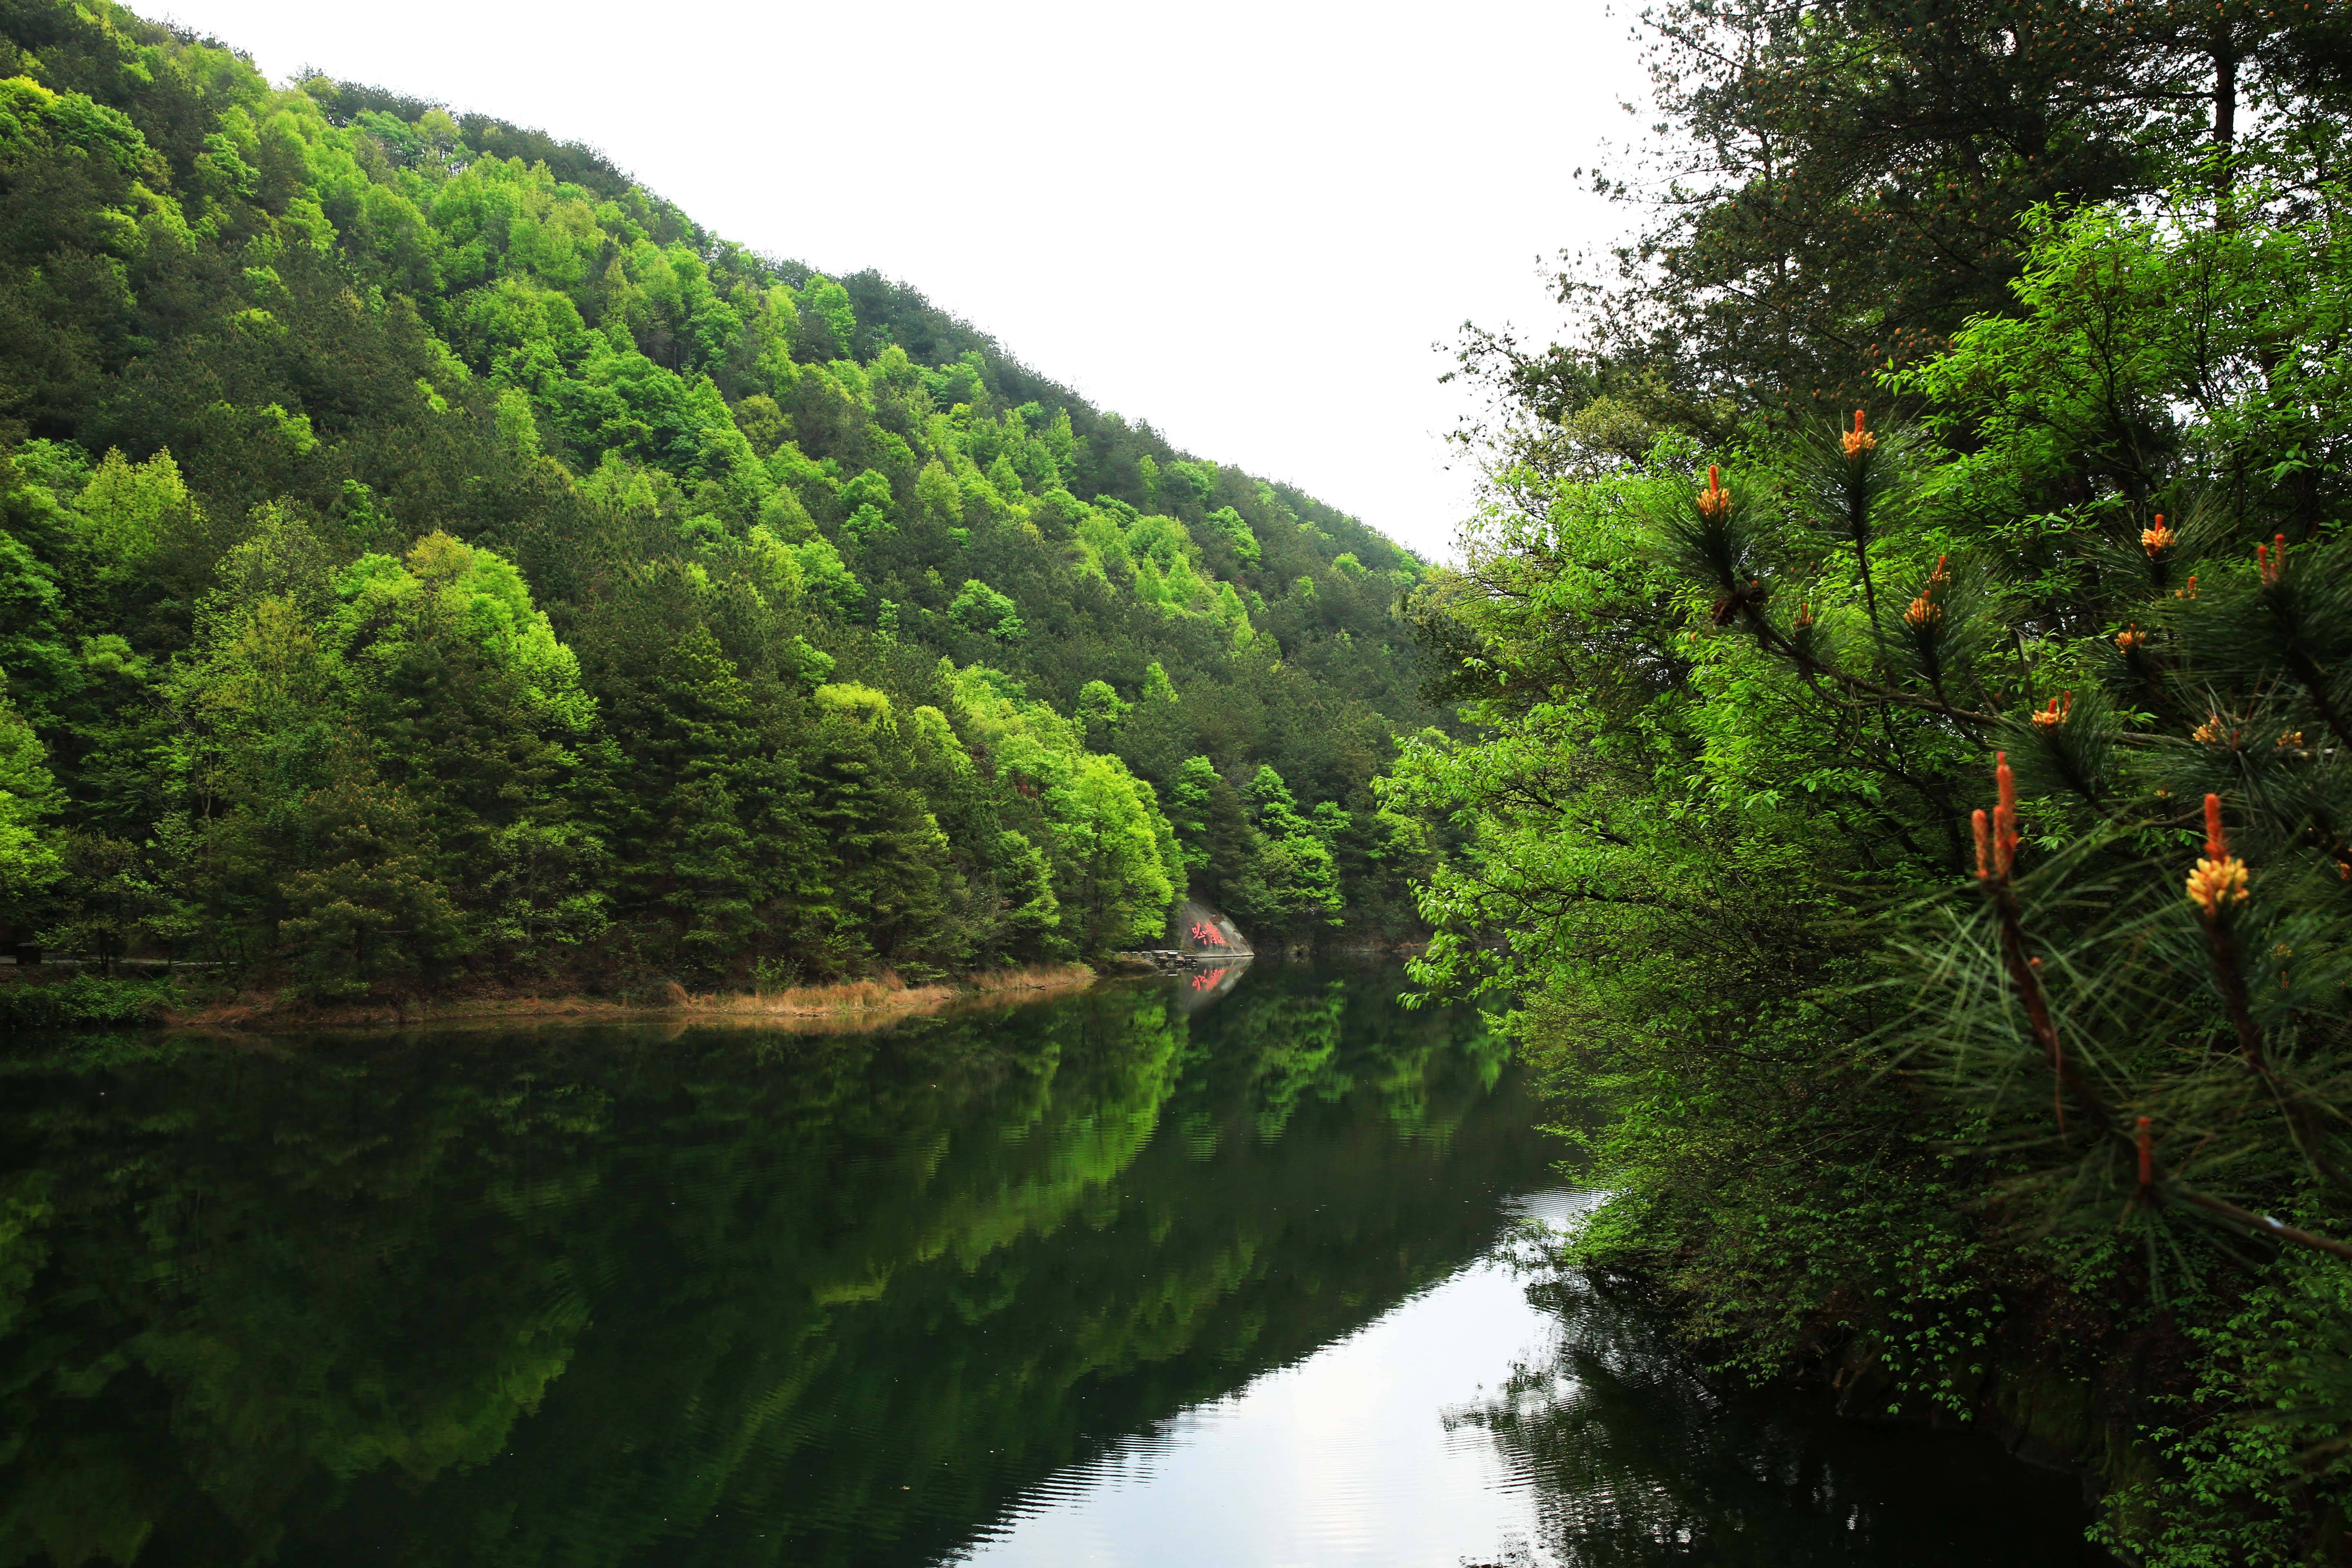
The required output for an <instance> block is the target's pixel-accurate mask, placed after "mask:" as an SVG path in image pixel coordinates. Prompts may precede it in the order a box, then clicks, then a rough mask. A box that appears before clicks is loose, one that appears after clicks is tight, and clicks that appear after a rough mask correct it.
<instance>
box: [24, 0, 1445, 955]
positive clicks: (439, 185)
mask: <svg viewBox="0 0 2352 1568" xmlns="http://www.w3.org/2000/svg"><path fill="white" fill-rule="evenodd" d="M0 54H5V58H0V419H5V422H6V423H5V429H0V438H5V455H4V456H0V527H5V532H0V668H5V676H6V697H5V704H0V877H5V889H0V891H5V899H6V912H5V924H6V931H5V936H6V938H7V939H8V940H10V941H13V942H16V943H17V944H19V945H20V947H25V948H28V949H41V950H47V951H48V952H53V953H67V954H78V955H82V956H85V957H87V958H89V959H90V960H93V961H96V962H98V963H110V962H112V961H113V960H115V959H117V958H119V957H121V956H124V955H166V956H173V957H176V958H179V959H183V960H188V959H194V960H200V961H204V962H206V963H217V964H220V965H222V966H224V969H223V973H225V974H227V975H230V976H235V977H239V979H240V983H251V984H264V983H268V984H296V985H299V987H301V988H303V989H304V990H305V991H306V992H307V993H308V994H314V995H336V994H353V993H358V992H362V991H365V990H368V989H370V988H372V987H376V988H381V987H384V986H401V985H411V984H441V983H446V982H450V981H454V980H460V979H464V980H477V981H495V982H500V983H515V984H523V983H528V984H546V983H551V982H556V981H562V980H568V981H571V982H574V983H580V984H591V983H593V984H614V983H618V984H628V983H633V982H634V981H635V980H641V979H645V978H648V977H676V978H679V979H682V980H687V981H689V982H696V983H711V982H731V983H742V982H745V981H750V980H759V981H776V980H782V979H817V978H824V977H831V976H838V975H845V974H852V973H864V972H868V971H871V970H873V969H875V968H877V967H878V966H884V965H889V966H896V967H897V968H898V970H900V971H901V972H902V973H908V974H910V975H917V974H931V973H947V972H950V971H954V970H957V969H960V968H964V967H970V966H974V965H980V964H985V963H998V962H1019V961H1027V960H1040V959H1055V958H1066V957H1073V956H1079V955H1085V954H1092V953H1097V952H1102V951H1104V950H1106V949H1110V948H1116V947H1119V946H1122V945H1127V944H1130V943H1134V942H1139V941H1147V940H1150V939H1151V938H1153V937H1155V936H1156V935H1157V934H1158V933H1159V931H1160V928H1161V922H1162V921H1163V919H1164V918H1165V912H1166V910H1167V909H1168V906H1169V904H1170V901H1171V899H1172V898H1173V897H1174V896H1175V895H1177V894H1178V893H1180V892H1181V891H1182V890H1183V889H1185V887H1186V886H1187V885H1188V883H1189V885H1190V886H1191V888H1192V890H1193V891H1194V892H1196V893H1198V894H1200V895H1202V896H1204V897H1207V898H1209V899H1211V900H1215V901H1217V902H1220V903H1222V904H1223V905H1224V906H1226V907H1227V908H1229V909H1230V910H1232V911H1233V912H1234V914H1235V915H1236V916H1237V917H1238V918H1239V919H1240V920H1241V921H1242V922H1243V923H1244V926H1246V927H1248V928H1250V929H1252V930H1253V931H1255V932H1258V933H1261V934H1263V935H1265V936H1267V937H1271V938H1284V937H1288V938H1306V937H1311V936H1315V935H1318V934H1321V935H1328V934H1330V933H1332V932H1334V931H1353V932H1360V933H1366V934H1378V933H1381V932H1383V931H1395V930H1398V929H1401V928H1402V927H1403V926H1405V925H1407V924H1409V923H1410V921H1411V920H1412V910H1411V905H1410V901H1409V900H1408V899H1407V898H1406V897H1405V895H1404V893H1403V886H1404V883H1403V879H1402V875H1403V871H1404V869H1405V868H1404V866H1403V864H1402V858H1403V850H1402V847H1400V844H1399V843H1398V842H1397V841H1396V840H1395V839H1394V837H1393V836H1392V833H1391V826H1390V824H1388V823H1387V822H1385V821H1384V820H1383V819H1382V818H1381V816H1379V815H1378V812H1377V807H1376V805H1375V803H1374V802H1373V800H1372V798H1371V796H1370V793H1369V791H1368V787H1367V786H1368V782H1369V781H1370V779H1371V778H1372V777H1373V776H1374V774H1376V773H1378V772H1379V771H1380V770H1381V768H1382V767H1383V766H1384V765H1385V764H1386V763H1387V762H1388V760H1389V758H1390V756H1391V753H1392V751H1393V746H1392V743H1391V739H1390V737H1391V730H1392V728H1393V727H1394V726H1395V724H1397V723H1398V722H1399V721H1405V722H1407V723H1408V724H1417V723H1418V722H1420V721H1421V718H1422V710H1420V708H1419V707H1418V704H1417V699H1416V697H1415V695H1414V692H1413V689H1412V688H1413V678H1412V672H1411V670H1410V669H1409V668H1408V658H1407V655H1406V653H1405V651H1404V648H1405V644H1406V640H1407V639H1406V638H1405V637H1404V635H1403V633H1402V626H1401V623H1400V622H1399V620H1398V619H1397V617H1396V616H1395V615H1394V612H1393V606H1394V605H1396V603H1397V601H1398V598H1399V595H1400V592H1401V590H1403V589H1405V588H1407V587H1409V586H1411V585H1412V584H1414V583H1415V582H1416V581H1417V579H1418V576H1419V574H1420V572H1421V570H1422V569H1421V565H1420V563H1418V562H1416V561H1415V560H1414V559H1413V558H1412V556H1411V555H1410V554H1408V553H1407V552H1404V551H1402V550H1401V549H1399V548H1398V547H1397V546H1395V545H1393V544H1391V543H1390V542H1388V541H1386V540H1385V539H1382V538H1381V537H1380V536H1379V535H1377V534H1375V533H1373V532H1371V531H1369V530H1367V529H1365V528H1364V527H1362V526H1361V525H1360V524H1358V523H1357V522H1355V521H1352V520H1351V519H1349V518H1347V517H1344V516H1341V515H1339V513H1337V512H1335V511H1333V510H1331V509H1329V508H1328V507H1326V506H1323V505H1321V504H1319V503H1318V502H1316V501H1315V500H1312V499H1310V498H1308V497H1307V496H1304V495H1301V494H1299V493H1298V492H1297V491H1296V490H1294V489H1289V488H1287V487H1285V486H1281V485H1274V484H1268V483H1266V482H1264V481H1261V480H1259V479H1254V478H1252V477H1251V476H1249V475H1246V474H1244V473H1241V472H1238V471H1236V470H1234V469H1232V468H1222V467H1220V466H1219V465H1217V464H1216V463H1214V462H1211V461H1207V460H1203V459H1199V458H1191V457H1188V456H1186V455H1184V454H1182V453H1180V452H1178V451H1175V450H1173V449H1172V448H1171V447H1170V446H1169V445H1168V444H1167V443H1166V442H1165V441H1163V440H1162V439H1160V437H1158V436H1157V435H1156V434H1155V433H1154V432H1153V431H1152V430H1151V429H1150V427H1149V426H1145V425H1139V424H1130V423H1129V422H1127V421H1125V420H1123V419H1121V418H1120V417H1119V416H1118V415H1116V414H1109V413H1104V412H1099V411H1097V410H1096V409H1094V408H1092V407H1090V406H1088V405H1087V404H1086V403H1085V402H1084V401H1082V400H1081V399H1079V398H1077V397H1076V396H1075V395H1072V394H1070V393H1068V392H1067V391H1066V390H1064V389H1063V388H1060V387H1058V386H1056V385H1055V384H1051V383H1049V382H1046V381H1045V380H1043V379H1041V378H1040V377H1038V376H1037V375H1035V374H1033V373H1031V372H1030V371H1028V370H1026V369H1024V367H1023V366H1021V365H1020V364H1018V363H1015V362H1013V360H1011V359H1010V358H1008V357H1007V356H1006V355H1005V354H1004V353H1002V352H1001V351H1000V350H999V349H998V347H997V346H996V344H995V343H994V342H992V341H991V340H989V339H987V338H985V337H983V336H982V335H980V334H979V333H977V332H975V331H972V330H971V329H970V328H969V327H967V326H965V325H964V324H963V323H961V322H960V321H955V320H952V319H950V317H948V316H947V315H945V314H944V313H942V312H941V311H940V310H936V309H934V308H932V307H931V306H929V304H928V303H927V302H926V301H925V300H923V299H922V297H921V296H919V295H918V294H916V293H914V292H912V291H911V290H909V289H906V288H904V287H901V286H898V285H895V284H891V283H888V282H886V281H885V280H883V279H880V278H879V277H877V276H874V275H871V274H866V275H860V276H858V277H854V278H849V279H831V278H826V277H824V276H821V275H818V274H816V273H814V272H812V271H811V270H810V269H809V268H805V267H803V266H798V265H794V264H792V263H787V262H780V261H776V260H773V259H771V258H764V257H760V256H754V255H752V254H751V253H749V252H747V251H745V250H744V249H742V248H741V247H737V246H734V245H730V244H729V243H727V242H726V241H724V240H721V239H719V238H718V237H715V236H712V235H710V234H709V233H707V232H705V231H703V230H702V229H700V228H698V226H696V225H695V224H694V223H693V222H692V221H691V220H690V219H688V217H687V216H685V215H684V214H681V213H679V212H678V211H677V210H676V209H675V208H673V207H671V206H669V205H666V204H665V203H663V202H662V201H661V200H659V199H658V198H657V197H656V196H654V195H651V194H650V193H648V192H646V191H645V190H644V189H642V188H640V187H638V186H637V185H635V184H633V183H632V182H631V181H630V180H629V179H628V178H626V177H625V176H624V175H623V174H619V173H618V172H617V171H616V170H615V169H614V166H613V165H612V164H611V163H607V162H606V161H605V160H604V158H602V157H601V156H599V155H597V154H596V153H593V152H590V151H588V150H586V149H584V148H583V147H581V146H578V145H574V144H569V143H558V142H553V141H551V140H550V139H549V138H547V137H546V136H544V135H542V134H540V133H538V132H530V131H524V130H520V129H518V128H517V127H514V126H511V125H508V124H504V123H502V122H499V121H495V120H490V119H486V118H481V117H478V116H468V117H467V118H465V119H463V120H459V119H457V118H453V117H452V116H451V115H450V114H449V113H448V112H446V110H443V109H441V108H438V107H436V106H434V105H431V104H428V103H425V102H421V101H415V100H404V99H399V98H395V97H393V96H390V95H387V94H385V93H383V92H381V91H378V90H375V89H367V88H362V87H357V86H353V85H352V84H349V83H341V82H335V81H330V80H325V79H315V80H310V81H306V82H302V83H300V84H299V85H296V86H293V87H289V88H283V89H280V88H273V87H272V86H271V85H270V84H268V82H267V81H265V80H264V79H262V78H261V77H260V76H259V75H258V74H257V72H256V71H255V70H254V69H253V68H252V67H251V66H250V64H249V63H248V62H247V60H245V59H244V58H241V57H239V56H237V55H236V54H235V53H234V52H232V51H231V50H230V49H229V48H227V47H223V46H222V45H219V44H217V43H215V42H212V41H209V40H202V39H195V38H192V37H185V36H183V35H180V34H176V33H173V32H172V31H170V30H168V29H166V28H164V27H163V26H158V25H155V24H152V23H150V22H147V21H144V20H142V19H140V18H139V17H137V16H133V15H131V13H129V12H127V11H124V10H121V9H120V8H119V7H116V6H113V5H108V4H105V3H103V0H100V3H98V4H95V5H67V4H64V3H62V0H26V3H23V4H12V5H8V6H7V7H5V11H0Z"/></svg>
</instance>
